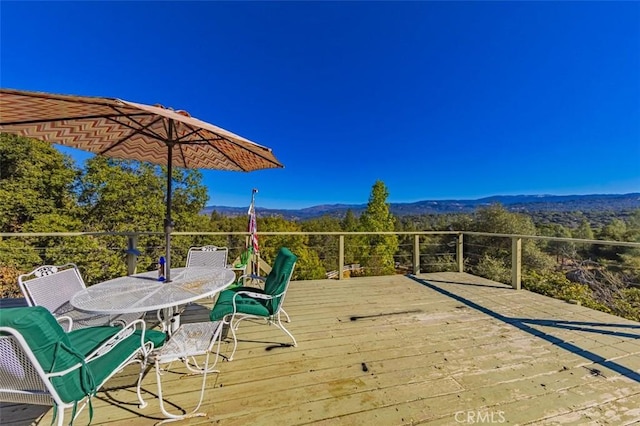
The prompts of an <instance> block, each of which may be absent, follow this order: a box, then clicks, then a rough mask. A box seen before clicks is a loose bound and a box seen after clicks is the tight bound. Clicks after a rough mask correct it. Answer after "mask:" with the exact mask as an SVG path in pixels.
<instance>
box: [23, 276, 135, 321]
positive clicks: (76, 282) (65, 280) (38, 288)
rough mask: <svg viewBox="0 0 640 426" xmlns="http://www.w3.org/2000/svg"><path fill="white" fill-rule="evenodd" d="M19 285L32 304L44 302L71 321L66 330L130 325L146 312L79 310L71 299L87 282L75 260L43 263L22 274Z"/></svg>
mask: <svg viewBox="0 0 640 426" xmlns="http://www.w3.org/2000/svg"><path fill="white" fill-rule="evenodd" d="M18 285H19V286H20V290H22V294H23V295H24V297H25V299H26V301H27V304H28V305H29V306H43V307H45V308H47V310H48V311H49V312H51V313H52V314H53V316H54V317H56V318H59V319H60V320H62V319H64V320H65V321H67V322H68V325H67V328H66V331H71V330H77V329H79V328H85V327H95V326H100V325H113V324H120V325H126V324H128V323H130V322H132V321H135V320H137V319H140V318H142V317H143V316H144V314H145V313H144V312H140V313H136V314H123V315H116V316H109V315H98V314H89V313H86V312H82V311H78V310H77V309H75V308H74V307H73V306H71V303H69V301H70V300H71V297H72V296H73V295H74V294H75V293H77V292H78V291H80V290H84V289H85V288H86V287H87V286H86V285H85V283H84V280H83V279H82V275H80V271H79V270H78V267H77V266H76V265H75V264H73V263H67V264H64V265H60V266H56V265H43V266H39V267H38V268H36V269H34V270H33V271H31V272H29V273H26V274H22V275H19V276H18Z"/></svg>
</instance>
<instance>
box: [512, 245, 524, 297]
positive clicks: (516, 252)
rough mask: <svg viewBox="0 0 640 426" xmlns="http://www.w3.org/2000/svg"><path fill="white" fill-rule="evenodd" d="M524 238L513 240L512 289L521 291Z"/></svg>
mask: <svg viewBox="0 0 640 426" xmlns="http://www.w3.org/2000/svg"><path fill="white" fill-rule="evenodd" d="M521 281H522V238H519V237H512V238H511V287H513V288H514V289H516V290H520V288H521V284H522V282H521Z"/></svg>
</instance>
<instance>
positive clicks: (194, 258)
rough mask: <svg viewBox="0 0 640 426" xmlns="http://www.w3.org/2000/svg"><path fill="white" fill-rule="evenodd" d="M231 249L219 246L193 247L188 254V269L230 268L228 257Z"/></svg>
mask: <svg viewBox="0 0 640 426" xmlns="http://www.w3.org/2000/svg"><path fill="white" fill-rule="evenodd" d="M228 255H229V249H227V248H226V247H217V246H211V245H209V246H202V247H191V248H190V249H189V253H188V254H187V265H186V266H187V267H189V266H211V267H219V268H228V267H229V266H228V265H227V257H228Z"/></svg>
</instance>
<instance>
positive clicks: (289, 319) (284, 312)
mask: <svg viewBox="0 0 640 426" xmlns="http://www.w3.org/2000/svg"><path fill="white" fill-rule="evenodd" d="M280 312H282V313H283V314H284V315H285V316H286V317H287V322H291V318H289V314H288V313H287V311H285V310H284V309H282V308H280ZM280 312H278V315H280Z"/></svg>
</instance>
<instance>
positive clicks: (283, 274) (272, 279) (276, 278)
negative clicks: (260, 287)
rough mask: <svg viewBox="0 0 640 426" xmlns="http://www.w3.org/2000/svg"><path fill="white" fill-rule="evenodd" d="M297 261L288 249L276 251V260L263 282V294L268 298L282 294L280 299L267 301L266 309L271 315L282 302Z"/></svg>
mask: <svg viewBox="0 0 640 426" xmlns="http://www.w3.org/2000/svg"><path fill="white" fill-rule="evenodd" d="M297 260H298V257H297V256H296V255H295V254H293V253H291V251H290V250H289V249H288V248H286V247H282V248H280V251H278V255H277V256H276V260H275V261H274V262H273V268H272V269H271V272H269V275H267V279H266V280H265V282H264V292H265V294H268V295H270V296H276V295H278V294H282V295H281V296H280V297H276V298H274V299H271V300H268V301H267V308H268V309H269V310H270V311H271V313H273V314H275V313H276V312H278V310H279V309H280V307H281V306H282V303H283V302H284V296H285V294H286V291H287V288H288V287H289V282H290V281H291V275H293V268H294V267H295V266H296V262H297Z"/></svg>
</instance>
